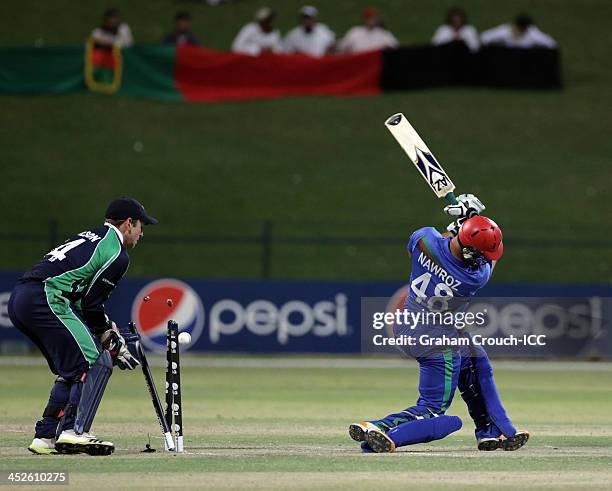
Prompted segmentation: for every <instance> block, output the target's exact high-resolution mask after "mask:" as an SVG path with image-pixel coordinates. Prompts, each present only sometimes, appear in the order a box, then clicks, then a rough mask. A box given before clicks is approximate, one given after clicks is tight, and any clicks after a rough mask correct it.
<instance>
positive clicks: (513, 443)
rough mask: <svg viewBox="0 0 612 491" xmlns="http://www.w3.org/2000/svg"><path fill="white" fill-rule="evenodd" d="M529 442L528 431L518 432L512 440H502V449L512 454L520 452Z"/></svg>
mask: <svg viewBox="0 0 612 491" xmlns="http://www.w3.org/2000/svg"><path fill="white" fill-rule="evenodd" d="M527 440H529V432H528V431H517V432H516V433H515V435H514V436H511V437H510V438H503V437H502V438H500V447H501V448H503V449H504V450H507V451H509V452H512V451H514V450H518V449H519V448H521V447H522V446H523V445H525V443H527Z"/></svg>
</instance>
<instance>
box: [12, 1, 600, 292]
mask: <svg viewBox="0 0 612 491" xmlns="http://www.w3.org/2000/svg"><path fill="white" fill-rule="evenodd" d="M114 3H115V4H116V5H118V6H119V7H120V8H122V9H123V10H124V13H125V18H126V20H128V21H129V23H130V24H131V26H132V29H133V31H134V35H135V37H136V39H137V40H139V41H141V42H155V41H156V40H158V39H159V37H160V36H161V34H162V32H163V31H164V30H165V26H166V25H167V20H168V19H169V18H170V17H171V15H172V13H173V12H174V10H175V9H177V8H188V9H190V10H191V11H192V12H193V14H194V16H195V24H194V30H195V32H196V33H197V34H199V35H200V36H201V37H202V39H203V40H204V42H205V43H206V45H208V46H211V47H214V48H218V49H226V48H227V47H228V46H229V43H230V41H231V39H232V37H233V35H234V34H235V32H236V30H237V29H238V27H239V26H240V25H241V24H242V23H243V22H245V21H246V20H248V19H249V18H250V16H251V14H252V11H253V9H254V8H255V7H256V4H254V3H252V2H236V3H235V4H230V5H226V6H223V7H218V8H210V7H207V6H205V5H201V4H199V3H192V2H181V3H174V2H167V1H166V0H146V1H145V0H130V1H129V2H127V1H117V2H114ZM267 3H269V4H270V5H272V6H275V7H276V8H277V9H278V10H279V26H280V27H281V28H282V29H283V30H285V31H286V29H287V28H288V27H290V26H291V25H293V24H294V22H295V11H296V10H297V8H298V6H299V4H301V2H300V1H293V0H292V1H288V0H274V1H270V2H267ZM368 3H369V0H367V1H366V0H363V1H361V0H360V1H355V2H352V1H349V0H338V1H334V2H325V4H323V3H321V4H320V5H319V6H320V8H321V12H322V14H321V15H322V20H323V21H325V22H327V23H328V24H330V25H331V26H332V27H333V28H334V29H335V30H336V31H337V32H338V33H341V32H343V31H344V30H346V29H347V28H348V27H349V26H350V25H351V24H353V23H354V22H356V18H357V17H358V12H359V11H360V9H361V8H362V7H363V6H365V5H366V4H368ZM451 3H454V2H450V1H440V2H420V3H418V8H417V7H416V3H415V2H407V1H399V0H395V1H392V0H388V1H386V2H382V1H381V2H379V4H380V7H381V8H382V9H383V11H384V12H385V13H386V16H387V18H388V19H389V21H390V22H389V23H390V28H392V30H393V31H394V32H395V33H396V34H397V36H398V37H399V38H400V40H401V41H402V42H403V43H407V44H415V43H423V42H426V41H427V40H428V39H429V38H430V36H431V33H432V32H433V30H434V29H435V27H436V26H437V25H438V24H439V22H440V21H441V19H442V17H443V14H444V12H445V10H446V8H447V7H448V6H449V5H450V4H451ZM413 4H414V5H413ZM463 5H464V6H465V7H466V9H467V10H468V12H469V13H470V16H471V19H472V22H473V23H474V24H475V25H476V26H477V27H478V28H479V29H483V28H487V27H490V26H493V25H496V24H498V23H501V22H504V21H506V20H507V19H508V18H510V17H511V16H512V15H514V13H516V12H517V11H518V10H521V9H524V10H528V11H530V12H531V13H533V15H534V16H535V18H536V19H537V20H538V21H539V23H540V25H541V27H542V29H543V30H545V31H547V32H550V33H551V34H552V35H553V36H554V37H555V38H556V39H558V40H559V42H560V44H561V46H562V51H563V67H564V78H565V80H566V88H565V90H563V91H558V92H557V91H554V92H539V91H506V90H486V89H473V90H469V89H453V90H448V89H440V90H428V91H415V92H405V93H394V94H387V95H384V96H380V97H368V98H331V97H329V98H317V97H308V98H289V99H282V100H275V101H251V102H241V103H227V104H194V105H190V104H185V103H160V102H154V101H147V100H137V99H129V98H120V97H105V96H101V95H94V94H85V93H78V94H71V95H64V96H49V95H41V96H19V97H17V96H7V95H0V104H1V105H2V111H0V146H1V148H2V152H3V153H2V178H3V182H4V183H5V184H6V185H5V186H4V188H3V193H1V195H0V205H1V206H2V209H3V210H5V213H4V214H3V227H2V234H0V254H1V255H2V257H4V258H6V260H5V262H4V263H3V268H13V269H25V268H28V267H30V266H31V264H32V263H33V262H34V261H35V260H37V259H38V258H39V257H40V256H41V254H42V253H43V251H46V250H48V248H49V244H48V240H47V239H46V238H43V239H40V240H30V241H27V240H26V241H20V242H14V241H8V240H4V239H2V238H1V237H5V236H7V235H8V236H11V235H16V234H23V233H30V232H34V233H42V234H43V236H44V234H45V233H46V231H47V229H48V221H49V219H50V218H53V217H55V218H57V219H59V220H60V222H61V223H60V230H59V237H60V238H64V237H65V236H68V235H70V234H72V233H74V232H76V231H80V230H81V229H82V228H83V227H87V226H90V224H92V223H96V222H97V221H98V219H99V216H100V215H101V214H102V212H103V210H104V207H105V205H106V203H107V201H108V200H110V199H111V198H112V197H115V196H117V195H119V194H133V195H135V196H138V197H139V198H140V199H141V200H142V201H143V202H144V203H145V204H146V205H147V206H148V207H149V208H150V210H151V211H152V212H153V213H154V214H156V215H157V216H158V217H159V218H160V220H161V225H160V226H159V227H157V228H152V229H151V230H147V231H146V237H145V240H144V242H143V244H142V246H141V247H139V249H138V250H136V251H135V252H134V254H133V259H134V260H133V263H132V266H131V268H130V274H132V275H150V276H156V275H170V276H206V277H240V278H253V277H258V276H259V275H260V272H261V269H262V268H261V262H260V261H261V256H262V250H261V246H260V244H258V243H248V244H226V243H206V244H202V243H183V242H182V240H183V238H184V236H185V235H186V234H191V235H193V234H195V235H202V234H211V235H216V236H218V235H225V236H227V235H230V236H240V235H250V236H254V237H258V236H260V235H261V233H262V232H261V230H262V222H263V221H265V220H271V221H272V222H273V224H274V225H273V231H272V233H273V239H275V238H276V239H283V238H285V239H290V240H293V239H295V238H296V237H306V238H313V237H314V238H325V237H362V238H365V239H372V238H377V237H386V238H390V240H388V241H387V242H386V243H384V244H371V243H368V242H367V240H366V241H353V242H351V243H343V244H330V243H328V244H315V243H312V242H306V243H296V242H295V241H290V242H273V245H272V253H271V276H272V277H275V278H329V279H373V280H375V279H400V278H403V277H405V276H406V274H407V263H406V261H405V258H404V256H403V249H404V243H405V241H406V238H407V237H408V235H409V233H410V232H411V231H412V230H414V229H415V228H417V227H421V226H424V225H435V226H438V227H444V226H445V225H446V220H445V217H444V216H443V215H442V214H441V206H442V203H441V202H439V201H436V200H435V199H434V197H433V194H432V193H431V191H430V190H429V188H427V187H426V185H425V184H424V183H423V182H422V180H421V179H420V178H419V177H418V175H417V173H416V171H415V169H414V168H412V166H411V165H409V164H408V163H407V161H406V159H405V158H404V157H403V154H402V153H401V150H400V149H399V147H398V146H397V145H396V144H395V142H394V141H393V140H392V138H391V137H390V135H389V134H388V132H387V131H386V130H385V128H384V127H383V126H382V122H383V121H384V120H385V118H386V117H387V116H389V115H390V114H392V113H394V112H397V111H403V112H405V113H406V114H407V115H408V117H409V118H410V119H411V120H412V121H413V122H414V124H415V126H416V127H417V128H418V130H419V132H420V133H421V135H422V136H423V137H424V139H425V140H426V141H427V142H428V144H429V146H430V147H431V148H432V149H433V151H434V152H435V154H436V155H437V157H438V158H439V160H440V161H441V162H443V163H444V165H445V167H446V168H447V170H448V171H449V173H450V175H451V176H452V178H453V180H454V181H455V183H456V184H457V186H458V190H459V191H460V192H474V193H476V194H478V195H479V196H480V197H481V198H482V199H483V201H484V202H485V203H486V205H487V207H488V213H490V214H491V216H493V217H494V218H495V219H496V220H497V221H498V222H499V223H500V225H501V226H502V227H503V229H504V233H505V239H506V244H507V247H506V252H505V256H504V262H503V264H500V266H499V267H498V268H497V270H496V274H495V281H500V282H559V283H609V282H611V281H612V263H610V262H609V261H606V260H605V259H604V258H605V257H606V254H608V253H609V251H610V242H609V240H606V239H605V238H603V237H601V236H600V235H601V231H603V230H609V229H610V228H611V227H612V214H611V213H605V212H604V210H609V205H608V203H607V200H606V192H607V189H608V188H609V187H610V155H612V139H610V138H609V131H608V128H609V127H610V126H612V116H611V114H610V111H609V110H608V108H609V107H610V104H611V103H612V95H611V94H612V93H611V92H610V90H609V86H610V83H612V71H610V70H607V69H606V68H605V67H607V66H608V58H609V56H608V53H609V48H610V43H611V41H610V36H609V35H608V31H609V28H608V19H609V18H610V17H611V16H612V4H610V2H607V1H603V0H585V1H583V0H580V1H578V0H568V1H564V2H553V1H544V0H542V1H538V2H533V1H528V0H521V1H516V2H510V3H506V4H505V5H502V4H501V3H500V2H496V3H495V5H493V2H487V1H484V0H472V1H466V2H463ZM96 6H97V7H96ZM105 6H107V2H105V1H104V2H103V1H101V0H100V1H93V0H92V1H91V2H85V3H78V2H69V1H67V0H57V1H54V2H42V3H41V2H34V1H32V0H27V1H19V2H17V1H15V0H9V1H8V2H5V5H3V8H4V13H5V16H6V18H7V19H11V22H8V23H7V28H6V29H3V30H2V32H0V46H6V45H32V44H33V43H34V42H35V40H36V39H43V41H44V44H45V45H54V44H75V43H79V42H81V41H82V39H83V37H84V36H85V35H86V34H87V33H88V30H89V27H90V26H92V25H95V24H96V23H97V22H98V16H99V12H101V11H102V10H103V9H104V7H105ZM576 12H580V14H579V15H577V14H576ZM59 26H61V28H60V27H59ZM137 142H140V143H142V148H143V150H142V151H140V152H137V151H135V150H134V148H135V147H134V146H135V143H137ZM136 148H138V146H137V147H136ZM8 210H10V212H8ZM162 236H163V237H166V238H167V237H171V238H172V239H173V240H174V241H175V243H174V244H171V245H169V244H168V243H167V242H161V239H162ZM148 237H151V238H153V239H158V241H157V242H156V241H154V240H153V241H150V242H149V243H147V238H148ZM349 242H350V241H349Z"/></svg>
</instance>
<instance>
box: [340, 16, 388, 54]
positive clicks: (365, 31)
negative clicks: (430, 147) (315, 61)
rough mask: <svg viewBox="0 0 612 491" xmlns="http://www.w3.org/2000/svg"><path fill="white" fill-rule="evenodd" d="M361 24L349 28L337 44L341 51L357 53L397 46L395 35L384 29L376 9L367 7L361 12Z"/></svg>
mask: <svg viewBox="0 0 612 491" xmlns="http://www.w3.org/2000/svg"><path fill="white" fill-rule="evenodd" d="M363 23H364V25H362V26H355V27H352V28H351V29H349V31H348V32H347V33H346V34H345V35H344V37H343V38H342V40H341V41H340V43H339V45H338V50H339V51H340V52H341V53H359V52H362V51H372V50H376V49H385V48H397V47H398V45H399V43H398V41H397V39H395V36H394V35H393V34H391V32H389V31H388V30H386V29H385V28H384V26H383V24H382V22H381V19H380V15H379V13H378V10H377V9H375V8H373V7H369V8H367V9H365V11H364V12H363Z"/></svg>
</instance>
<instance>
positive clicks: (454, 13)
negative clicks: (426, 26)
mask: <svg viewBox="0 0 612 491" xmlns="http://www.w3.org/2000/svg"><path fill="white" fill-rule="evenodd" d="M453 41H463V42H464V43H465V44H466V46H467V47H468V48H469V49H470V51H472V52H474V51H478V48H480V40H479V39H478V31H476V28H475V27H474V26H472V25H470V24H468V21H467V14H466V13H465V10H463V9H462V8H459V7H452V8H451V9H450V10H449V11H448V13H447V14H446V22H445V23H444V24H443V25H441V26H440V27H438V29H436V32H435V33H434V35H433V38H432V40H431V44H433V45H434V46H439V45H441V44H448V43H452V42H453Z"/></svg>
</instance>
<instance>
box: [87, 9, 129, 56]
mask: <svg viewBox="0 0 612 491" xmlns="http://www.w3.org/2000/svg"><path fill="white" fill-rule="evenodd" d="M91 38H92V39H93V41H94V43H95V44H96V46H98V47H104V48H111V47H112V46H118V47H120V48H127V47H129V46H132V45H133V44H134V38H133V37H132V31H131V30H130V26H128V25H127V24H126V23H125V22H121V13H120V12H119V10H118V9H108V10H107V11H106V12H104V16H103V17H102V24H101V25H100V27H96V28H95V29H94V30H93V31H92V32H91Z"/></svg>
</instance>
